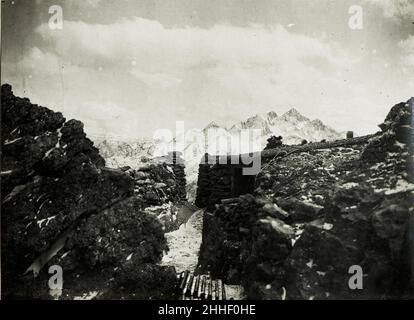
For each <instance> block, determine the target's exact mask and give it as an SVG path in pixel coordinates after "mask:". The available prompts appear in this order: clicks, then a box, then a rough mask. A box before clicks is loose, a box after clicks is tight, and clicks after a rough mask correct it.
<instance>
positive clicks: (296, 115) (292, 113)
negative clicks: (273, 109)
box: [282, 108, 309, 121]
mask: <svg viewBox="0 0 414 320" xmlns="http://www.w3.org/2000/svg"><path fill="white" fill-rule="evenodd" d="M282 118H283V119H285V120H288V119H296V120H298V121H309V119H308V118H306V117H305V116H304V115H302V114H301V113H300V112H299V111H298V110H296V109H295V108H291V109H290V110H289V111H287V112H285V113H284V114H283V115H282Z"/></svg>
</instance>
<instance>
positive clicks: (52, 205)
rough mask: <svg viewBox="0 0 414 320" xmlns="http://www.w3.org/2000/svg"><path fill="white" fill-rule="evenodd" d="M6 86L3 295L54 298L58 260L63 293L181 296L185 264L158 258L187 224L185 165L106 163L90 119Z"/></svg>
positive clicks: (63, 296) (69, 295) (65, 295)
mask: <svg viewBox="0 0 414 320" xmlns="http://www.w3.org/2000/svg"><path fill="white" fill-rule="evenodd" d="M1 94H2V97H1V98H2V108H1V109H2V110H1V117H2V119H1V147H2V152H1V179H2V181H1V197H2V215H1V219H2V220H1V228H2V230H1V241H2V243H1V246H2V247H1V248H2V261H1V263H2V266H1V268H2V294H3V298H15V299H16V298H51V295H50V293H49V287H48V279H49V277H50V276H51V275H50V274H49V273H48V269H49V266H51V265H60V266H61V267H62V269H63V278H64V285H63V292H60V293H59V294H60V298H61V299H66V298H67V299H71V298H74V297H76V296H83V295H85V294H88V293H90V292H96V294H95V295H96V296H97V297H98V298H119V299H122V298H137V299H152V298H172V297H173V289H174V287H175V285H176V281H177V280H176V273H175V270H174V268H171V267H167V266H160V265H158V263H159V262H160V260H161V258H162V255H163V252H164V251H167V250H168V247H167V243H166V239H165V237H164V232H165V231H166V229H168V230H174V229H176V228H177V227H178V225H177V224H176V222H174V219H173V218H172V216H171V210H170V207H171V206H172V205H174V204H175V203H179V202H180V201H181V200H182V197H183V191H182V183H183V182H182V177H177V176H176V175H175V173H174V172H175V171H179V172H181V171H180V170H181V169H180V168H178V169H176V168H174V166H172V167H171V166H168V165H166V164H160V165H149V166H148V167H146V168H142V169H141V170H139V171H134V170H130V169H128V168H123V169H122V170H121V169H120V170H115V169H110V168H106V167H105V161H104V159H103V158H102V157H101V156H100V155H99V152H98V150H97V149H96V148H95V147H94V146H93V142H92V141H91V140H89V139H88V138H87V137H86V134H85V133H84V131H83V124H82V123H81V122H80V121H77V120H69V121H66V119H65V118H64V117H63V115H62V114H61V113H59V112H53V111H51V110H49V109H47V108H44V107H41V106H38V105H35V104H32V103H31V102H30V101H29V100H28V99H26V98H19V97H16V96H14V95H13V92H12V89H11V87H10V86H9V85H3V86H2V88H1ZM174 169H175V170H174ZM166 204H168V205H166Z"/></svg>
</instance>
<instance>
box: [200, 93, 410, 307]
mask: <svg viewBox="0 0 414 320" xmlns="http://www.w3.org/2000/svg"><path fill="white" fill-rule="evenodd" d="M413 103H414V99H411V100H409V101H407V102H406V103H400V104H397V105H395V106H394V107H393V108H392V109H391V111H390V113H389V115H388V116H387V118H386V119H385V121H384V123H382V124H381V125H380V128H381V131H380V132H378V133H376V134H375V135H373V136H369V137H367V138H366V141H365V142H364V140H363V139H361V140H349V141H350V142H353V141H355V143H354V144H352V143H350V142H346V141H347V140H344V142H343V146H341V143H340V142H338V143H336V146H335V147H329V144H314V145H313V144H308V145H306V146H297V147H294V146H284V145H281V144H279V147H278V148H279V149H277V150H276V151H277V152H275V156H274V157H273V158H271V159H269V160H268V161H265V162H264V163H263V164H262V169H261V172H260V173H259V174H258V175H257V176H256V178H255V181H254V185H253V187H254V191H253V192H252V194H245V195H241V196H239V197H233V198H229V199H223V198H228V195H229V193H231V190H230V189H229V190H227V189H226V190H227V191H226V192H227V193H226V194H224V195H223V196H222V197H221V201H220V197H219V196H218V194H216V195H215V196H213V197H212V196H208V195H207V198H206V194H205V192H204V193H203V192H202V193H200V194H199V195H198V198H197V200H198V201H199V202H200V203H203V204H204V205H207V206H210V208H211V210H210V212H209V213H208V214H206V215H205V220H204V226H203V242H202V247H201V252H200V259H199V270H200V272H207V271H210V272H211V273H212V274H213V276H217V277H221V278H223V279H224V280H225V281H226V282H227V283H233V284H242V285H243V286H244V288H245V291H246V294H247V297H248V298H253V299H309V300H312V299H362V298H366V299H372V298H379V299H387V298H388V299H390V298H391V299H395V298H414V292H413V289H414V282H413V281H414V274H413V272H414V261H413V259H414V241H413V238H412V237H413V232H414V231H413V230H414V229H413V226H414V224H413V214H414V212H413V209H414V206H413V196H414V184H413V179H414V177H413V174H412V173H413V171H412V168H413V167H412V165H413V161H412V160H413V149H412V146H413V144H412V141H414V140H413V131H412V107H413ZM276 140H277V139H276ZM200 168H201V166H200ZM210 170H215V172H219V171H217V170H218V169H214V168H213V169H210ZM222 170H226V169H225V168H223V169H222ZM223 172H224V171H223ZM223 175H224V173H223ZM209 176H211V173H209ZM223 179H225V178H224V177H223ZM207 184H208V182H207ZM212 184H213V186H214V185H215V183H214V182H213V181H212ZM201 196H202V197H203V198H199V197H201ZM206 201H207V203H206ZM208 201H210V202H211V201H213V202H212V203H209V202H208ZM214 204H215V205H214ZM353 265H359V266H361V268H362V270H363V290H351V289H350V287H349V285H348V281H349V278H350V276H351V275H352V274H349V268H350V267H351V266H353Z"/></svg>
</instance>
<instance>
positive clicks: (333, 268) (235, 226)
mask: <svg viewBox="0 0 414 320" xmlns="http://www.w3.org/2000/svg"><path fill="white" fill-rule="evenodd" d="M1 94H2V97H1V98H2V111H1V117H2V119H1V122H2V126H1V179H2V181H1V197H2V199H1V201H2V217H1V223H2V226H1V228H2V230H1V231H2V232H1V237H2V238H1V240H2V244H1V246H2V247H1V249H2V260H1V264H2V265H1V267H2V272H3V276H2V280H3V281H2V293H3V297H4V298H6V299H7V298H9V299H10V298H14V299H16V298H43V299H51V298H57V299H91V298H95V299H102V298H108V299H158V298H163V299H173V298H177V292H176V291H175V290H176V284H177V277H176V272H177V271H184V270H189V271H194V270H195V272H196V273H204V274H206V273H210V274H211V275H212V277H215V278H220V279H222V280H223V281H224V282H225V285H226V287H227V288H229V290H230V288H235V289H234V290H235V292H236V293H234V294H232V295H231V296H233V297H242V296H245V297H247V298H250V299H309V300H312V299H366V298H368V299H372V298H380V299H395V298H414V292H413V289H414V260H413V259H414V240H413V238H412V237H413V232H414V231H413V230H414V229H413V228H414V218H413V216H414V212H413V210H414V206H413V196H414V176H413V172H414V171H413V143H412V142H413V141H414V140H413V131H412V125H413V123H412V121H413V120H412V119H413V115H412V107H413V103H414V99H411V100H409V101H407V102H404V103H399V104H397V105H395V106H394V107H393V108H392V109H391V111H390V112H389V114H388V116H387V117H386V119H385V120H384V122H383V123H382V124H380V126H379V127H380V129H381V131H379V132H377V133H375V134H373V135H370V136H366V137H358V138H352V134H349V135H348V138H347V139H343V140H339V138H340V135H339V134H338V133H336V132H335V131H334V130H332V129H330V128H329V127H326V126H325V125H323V124H322V123H321V122H320V121H317V120H313V121H311V120H309V119H307V118H306V117H304V116H302V115H301V114H300V113H299V112H297V111H296V110H290V111H289V112H287V113H286V114H284V115H282V116H280V117H278V116H277V115H276V114H275V113H268V114H266V115H259V116H255V117H252V118H250V119H248V120H247V121H245V122H241V123H239V124H237V125H235V126H233V127H232V128H230V129H229V130H227V129H226V130H225V132H232V134H237V132H240V130H243V129H248V128H256V129H259V128H260V129H261V130H262V135H261V136H260V140H261V144H260V145H261V147H260V148H261V149H260V150H262V149H265V151H263V152H262V153H261V155H262V156H263V157H262V163H261V170H260V172H259V173H258V174H257V175H256V176H243V175H242V174H241V172H242V167H241V166H229V165H220V164H215V165H209V164H207V165H199V160H200V158H201V156H202V155H203V154H204V149H203V148H201V145H200V144H197V142H196V141H194V143H193V144H190V145H189V146H187V149H186V150H187V151H189V150H191V148H193V149H192V151H191V152H193V153H192V154H193V158H191V159H193V160H194V163H192V162H191V161H190V163H188V162H183V161H182V158H181V157H180V155H179V154H177V153H171V154H168V155H163V156H160V157H154V154H152V153H151V152H152V151H151V152H149V153H148V150H149V149H147V147H148V148H151V147H149V146H150V145H151V143H149V144H148V143H144V144H139V145H135V147H131V148H130V147H129V142H126V143H119V144H117V146H116V147H114V146H113V144H111V143H108V142H100V146H102V150H101V151H99V150H98V148H96V146H95V145H94V143H93V142H92V141H91V140H90V139H89V138H88V137H87V136H86V134H85V132H84V129H83V124H82V122H80V121H77V120H69V121H67V120H66V119H65V118H64V116H63V115H62V114H61V113H59V112H53V111H51V110H50V109H47V108H45V107H41V106H38V105H35V104H32V103H31V102H30V101H29V99H27V98H19V97H16V96H14V94H13V92H12V88H11V87H10V86H9V85H3V86H2V88H1ZM208 127H209V128H216V129H217V128H219V126H217V125H216V124H214V123H213V124H210V125H209V126H208ZM218 132H223V131H221V130H219V131H218ZM288 132H291V133H292V132H295V134H293V133H292V134H290V133H288ZM218 134H220V133H218ZM284 134H286V136H284ZM282 136H283V138H282ZM292 137H295V138H294V139H293V138H292ZM292 139H293V140H292ZM304 140H306V141H304ZM321 140H322V141H321ZM289 141H291V142H293V143H296V144H293V145H289ZM317 141H319V142H317ZM137 149H139V150H140V151H139V152H138V151H136V150H137ZM151 150H152V149H151ZM136 152H138V153H139V154H142V153H144V158H137V155H136ZM201 152H203V153H201ZM124 153H125V156H124ZM199 153H200V154H199ZM149 154H151V156H152V158H151V156H148V155H149ZM102 155H104V156H102ZM114 157H117V158H119V159H121V158H123V159H121V160H119V159H118V160H119V161H118V160H117V161H114V162H110V164H108V163H107V162H106V161H105V160H107V159H114ZM184 158H186V155H185V154H184ZM134 159H135V160H136V161H135V160H134ZM134 161H135V162H134ZM195 161H197V162H195ZM108 165H109V166H112V168H110V167H107V166H108ZM197 173H198V188H197V199H195V200H196V201H195V204H196V205H197V206H198V207H199V208H202V209H201V210H199V209H198V208H197V207H195V206H194V205H192V204H190V203H189V202H187V194H188V191H189V190H192V191H191V192H190V193H191V194H192V197H194V196H195V194H196V192H195V189H196V184H197ZM187 174H190V177H189V180H190V185H189V184H188V177H187V181H186V175H187ZM186 191H187V192H186ZM190 200H193V199H190ZM200 245H201V246H200ZM53 265H59V266H61V267H62V270H63V272H64V274H63V276H64V286H63V290H62V291H58V292H55V291H50V290H49V287H48V279H49V277H50V274H49V273H48V269H49V267H50V266H53ZM354 265H358V266H360V267H361V268H362V270H363V283H364V285H363V290H351V289H350V287H349V285H348V281H349V278H350V276H351V274H350V273H349V268H350V267H351V266H354ZM232 286H234V287H232ZM240 286H242V287H243V290H240Z"/></svg>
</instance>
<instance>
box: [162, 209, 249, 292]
mask: <svg viewBox="0 0 414 320" xmlns="http://www.w3.org/2000/svg"><path fill="white" fill-rule="evenodd" d="M203 215H204V210H203V209H200V210H198V211H196V212H194V213H193V215H192V216H191V217H190V219H189V220H188V221H187V223H186V224H182V225H181V226H180V228H179V229H178V230H175V231H172V232H169V233H166V234H165V237H166V238H167V242H168V246H169V248H170V250H169V251H168V253H167V254H165V255H164V256H163V259H162V261H161V265H168V266H174V267H175V269H176V271H177V272H178V273H180V272H182V271H185V270H188V271H190V272H194V271H195V269H196V267H197V263H198V255H199V252H200V246H201V240H202V231H203ZM225 290H226V296H227V299H234V300H241V299H243V296H244V295H243V289H242V287H241V286H237V285H225Z"/></svg>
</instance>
